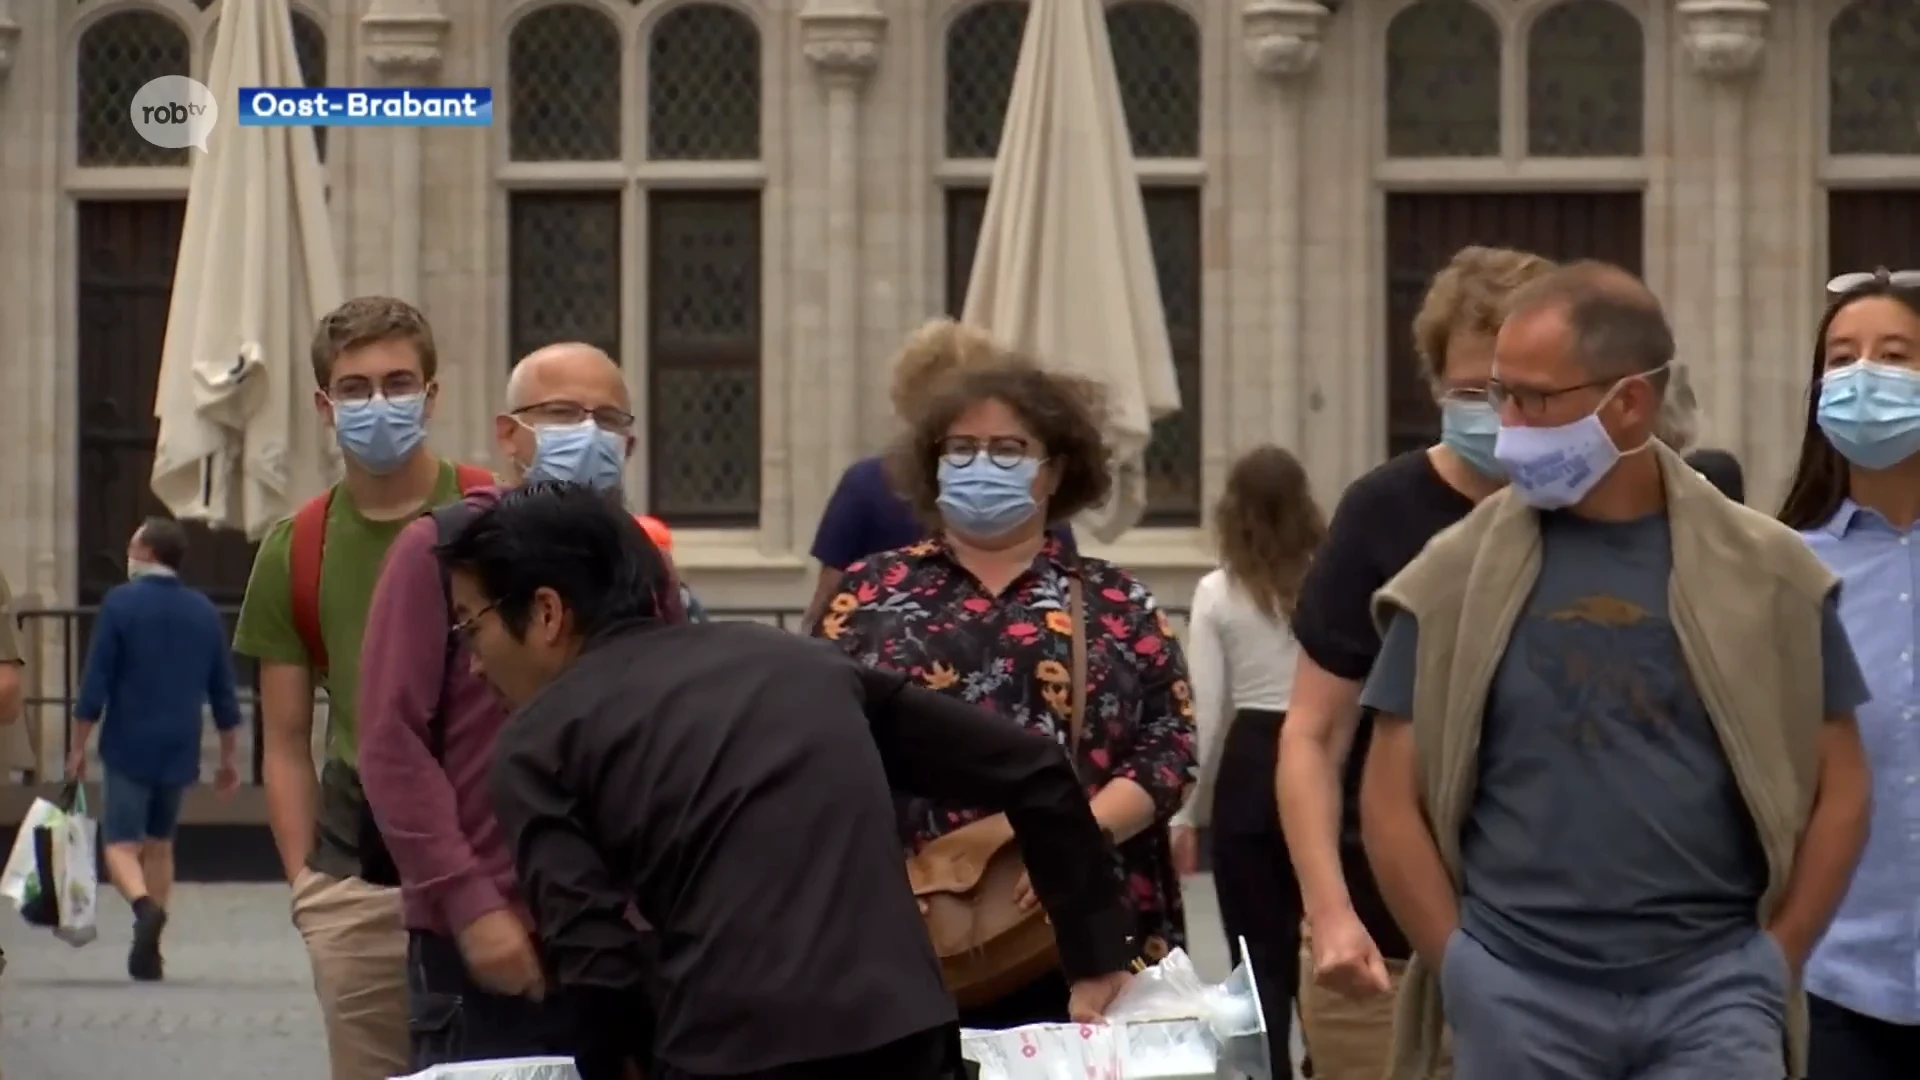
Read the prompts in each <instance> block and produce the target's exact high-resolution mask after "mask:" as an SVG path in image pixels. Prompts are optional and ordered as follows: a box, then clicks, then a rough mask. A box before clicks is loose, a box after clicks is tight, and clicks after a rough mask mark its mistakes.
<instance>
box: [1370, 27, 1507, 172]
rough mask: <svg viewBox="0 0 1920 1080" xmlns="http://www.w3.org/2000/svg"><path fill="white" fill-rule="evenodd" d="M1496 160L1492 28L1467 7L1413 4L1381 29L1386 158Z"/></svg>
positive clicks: (1496, 61) (1496, 70)
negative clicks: (1384, 34) (1383, 38)
mask: <svg viewBox="0 0 1920 1080" xmlns="http://www.w3.org/2000/svg"><path fill="white" fill-rule="evenodd" d="M1499 153H1500V28H1499V26H1498V25H1496V24H1495V23H1494V21H1493V16H1491V15H1489V14H1487V12H1486V10H1485V9H1484V8H1482V7H1481V6H1480V5H1479V4H1476V3H1474V2H1473V0H1420V2H1419V3H1416V4H1414V5H1413V6H1412V7H1409V8H1407V9H1406V10H1404V11H1402V12H1401V13H1400V14H1398V15H1396V16H1394V19H1393V22H1392V23H1391V24H1389V25H1388V27H1387V155H1388V156H1389V157H1494V156H1497V155H1498V154H1499Z"/></svg>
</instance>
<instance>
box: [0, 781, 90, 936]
mask: <svg viewBox="0 0 1920 1080" xmlns="http://www.w3.org/2000/svg"><path fill="white" fill-rule="evenodd" d="M94 836H95V826H94V821H93V819H92V818H90V817H88V816H87V794H86V789H84V788H82V787H81V786H80V785H79V784H68V785H67V788H66V790H65V791H64V792H62V794H61V797H60V801H59V803H53V802H49V801H47V800H46V799H35V800H34V802H33V805H32V806H31V807H29V808H28V810H27V815H26V817H25V818H24V819H23V820H22V821H21V823H20V831H19V833H18V834H17V835H16V836H15V837H14V842H13V851H12V853H11V854H9V856H8V858H7V866H6V870H5V872H4V873H0V895H5V896H6V897H7V899H9V900H12V901H13V903H14V906H15V907H16V908H18V909H19V911H20V914H21V916H22V917H23V918H25V919H26V920H27V921H28V922H29V923H32V924H33V925H35V926H45V927H50V928H51V929H52V930H53V933H54V936H55V937H57V938H59V939H60V940H61V941H64V942H66V943H67V944H69V945H72V946H74V947H75V948H78V947H80V946H82V945H85V944H87V943H88V942H90V941H92V940H93V939H94V938H96V937H98V936H99V930H98V929H97V927H96V926H95V920H96V912H95V906H96V905H97V904H98V902H99V899H100V864H99V854H98V851H97V849H96V848H95V846H94Z"/></svg>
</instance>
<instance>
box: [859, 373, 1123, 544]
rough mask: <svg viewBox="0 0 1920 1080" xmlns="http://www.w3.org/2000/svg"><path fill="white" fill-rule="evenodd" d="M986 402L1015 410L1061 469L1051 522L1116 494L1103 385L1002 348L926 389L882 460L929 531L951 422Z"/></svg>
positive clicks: (935, 520)
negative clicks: (1104, 428)
mask: <svg viewBox="0 0 1920 1080" xmlns="http://www.w3.org/2000/svg"><path fill="white" fill-rule="evenodd" d="M984 401H998V402H1000V403H1002V404H1004V405H1006V407H1007V408H1009V409H1012V410H1013V413H1014V415H1015V416H1018V417H1019V418H1020V423H1021V424H1022V425H1023V426H1025V427H1026V429H1027V430H1028V431H1029V432H1032V433H1033V437H1034V438H1036V439H1038V440H1039V441H1040V446H1041V448H1042V449H1043V450H1045V451H1046V457H1047V459H1048V460H1049V461H1050V462H1053V463H1054V464H1055V465H1057V467H1058V468H1059V470H1060V483H1059V485H1058V486H1057V487H1056V488H1055V489H1054V492H1053V497H1052V498H1051V499H1049V500H1048V501H1047V520H1048V522H1049V523H1051V522H1055V521H1062V520H1065V519H1067V518H1070V517H1072V516H1073V515H1075V514H1078V513H1080V512H1081V511H1083V510H1086V509H1089V508H1091V507H1095V506H1099V505H1100V504H1101V503H1104V502H1106V501H1107V494H1108V493H1109V492H1110V491H1112V489H1113V470H1112V466H1111V465H1110V464H1109V461H1108V456H1109V455H1108V451H1107V440H1106V436H1105V434H1103V433H1102V431H1101V424H1102V422H1103V421H1104V420H1105V419H1106V393H1105V391H1104V390H1103V389H1102V387H1101V386H1100V384H1098V383H1095V382H1092V381H1090V380H1088V379H1083V378H1080V377H1078V376H1074V375H1064V374H1060V373H1058V372H1052V371H1047V370H1045V369H1043V368H1041V367H1040V366H1039V365H1038V364H1035V363H1034V362H1033V361H1031V360H1029V359H1027V358H1025V357H1022V356H1018V355H1016V354H1013V353H1008V352H1006V351H1004V350H1002V351H1001V352H1000V354H999V355H998V356H997V357H996V358H994V359H992V360H989V361H983V362H980V363H978V364H976V365H973V366H968V367H962V368H959V369H956V370H954V371H953V372H951V373H950V374H949V375H948V376H947V377H946V378H945V379H943V380H941V381H940V382H938V383H937V384H935V385H934V386H932V387H930V388H929V390H928V393H927V395H926V397H925V398H924V399H923V401H922V402H921V406H920V408H918V409H917V410H916V411H915V414H914V415H913V416H912V417H910V419H911V421H912V423H911V424H910V426H909V427H908V430H907V432H906V434H905V435H903V436H901V438H900V440H899V442H898V443H896V444H895V446H894V448H893V451H892V453H890V454H889V455H888V457H887V472H888V475H889V477H890V478H891V479H892V481H893V485H894V487H895V488H896V489H897V490H898V491H899V492H900V495H901V497H902V498H904V499H906V500H907V503H908V505H910V506H912V507H913V509H914V512H915V513H916V514H918V515H920V517H921V518H922V519H923V520H924V521H926V522H927V523H928V524H929V525H932V526H934V527H938V526H939V525H940V523H941V519H940V506H939V503H938V499H939V497H940V443H941V441H942V440H943V439H945V438H946V437H947V432H948V431H949V430H950V429H951V428H952V427H953V425H954V423H955V421H957V420H959V419H960V417H961V416H963V415H965V414H966V412H967V410H969V409H971V408H973V407H974V406H976V405H979V404H980V403H981V402H984Z"/></svg>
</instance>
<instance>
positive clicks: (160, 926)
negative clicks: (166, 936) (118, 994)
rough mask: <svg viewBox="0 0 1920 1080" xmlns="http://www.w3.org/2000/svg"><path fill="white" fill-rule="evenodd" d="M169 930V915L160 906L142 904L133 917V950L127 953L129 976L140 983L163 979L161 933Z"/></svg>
mask: <svg viewBox="0 0 1920 1080" xmlns="http://www.w3.org/2000/svg"><path fill="white" fill-rule="evenodd" d="M166 928H167V913H166V912H165V911H163V910H161V908H160V906H159V905H158V904H151V903H149V904H142V905H141V906H140V912H139V913H138V914H136V915H135V916H134V917H133V948H132V949H130V950H128V952H127V974H128V975H131V976H133V978H135V979H137V980H139V981H140V982H159V981H160V980H161V979H162V978H163V977H164V975H163V973H162V970H161V966H162V965H161V962H160V931H162V930H165V929H166Z"/></svg>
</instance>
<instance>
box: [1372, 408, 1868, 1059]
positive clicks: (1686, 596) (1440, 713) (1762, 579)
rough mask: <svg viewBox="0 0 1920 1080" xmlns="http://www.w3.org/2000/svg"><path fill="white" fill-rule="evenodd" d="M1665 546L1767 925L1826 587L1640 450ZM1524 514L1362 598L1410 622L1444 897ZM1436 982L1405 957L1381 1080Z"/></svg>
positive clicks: (1780, 886)
mask: <svg viewBox="0 0 1920 1080" xmlns="http://www.w3.org/2000/svg"><path fill="white" fill-rule="evenodd" d="M1649 452H1650V453H1653V454H1656V455H1657V456H1658V459H1659V462H1660V474H1661V479H1662V481H1663V482H1664V483H1665V486H1666V495H1667V514H1668V521H1669V526H1670V530H1671V535H1672V542H1673V570H1672V574H1671V577H1670V579H1669V583H1668V603H1669V607H1670V617H1671V618H1672V620H1673V625H1674V630H1675V633H1676V634H1677V635H1678V637H1679V639H1680V646H1681V651H1682V652H1683V653H1684V654H1685V659H1686V663H1687V669H1688V671H1689V673H1690V674H1691V675H1692V678H1693V682H1694V685H1695V687H1696V688H1697V689H1698V690H1699V693H1700V697H1701V700H1702V702H1703V703H1704V704H1705V706H1706V710H1707V713H1708V715H1709V717H1710V718H1711V719H1712V721H1713V726H1714V730H1715V731H1716V732H1717V733H1718V734H1719V736H1720V745H1721V747H1722V748H1723V749H1724V750H1725V752H1726V755H1727V760H1728V763H1729V764H1730V765H1731V767H1732V769H1733V774H1734V778H1735V780H1736V781H1737V783H1738V784H1739V787H1740V792H1741V794H1742V795H1743V796H1744V797H1745V801H1746V804H1747V809H1748V811H1749V812H1750V813H1751V814H1752V815H1753V820H1754V823H1755V825H1756V826H1757V828H1758V831H1759V834H1760V841H1761V846H1762V848H1763V849H1764V850H1765V853H1766V858H1767V865H1768V879H1767V890H1766V894H1765V895H1764V896H1763V897H1762V898H1761V904H1760V911H1759V917H1760V922H1761V924H1762V925H1765V923H1766V922H1767V921H1768V919H1769V916H1770V914H1771V912H1772V910H1773V908H1774V907H1775V906H1776V905H1777V904H1778V902H1779V900H1780V897H1781V896H1782V894H1783V892H1784V890H1785V888H1786V884H1787V875H1788V874H1789V873H1790V872H1791V870H1792V867H1793V858H1794V852H1795V849H1796V848H1797V846H1798V844H1799V839H1800V834H1801V832H1802V830H1804V829H1805V827H1806V823H1807V818H1808V815H1809V813H1810V812H1811V810H1812V808H1813V798H1814V789H1815V783H1816V780H1817V777H1818V773H1819V753H1818V745H1817V740H1818V737H1819V732H1820V724H1821V722H1822V720H1823V719H1824V716H1823V712H1824V709H1823V704H1824V703H1823V700H1822V694H1823V678H1822V664H1821V656H1820V642H1821V634H1820V624H1821V605H1822V603H1823V602H1824V600H1825V598H1826V595H1827V593H1828V592H1829V591H1830V590H1831V589H1832V587H1833V585H1834V583H1835V581H1836V579H1835V578H1834V576H1833V574H1832V573H1831V572H1829V571H1828V570H1827V568H1826V567H1825V566H1824V565H1823V564H1822V563H1821V562H1820V560H1819V559H1818V558H1817V557H1816V556H1815V555H1814V554H1813V552H1812V551H1811V550H1810V549H1809V548H1808V547H1807V545H1806V543H1805V541H1803V540H1802V539H1801V538H1800V536H1799V534H1797V533H1795V532H1794V531H1793V530H1791V529H1789V528H1787V527H1786V526H1785V525H1782V524H1780V523H1779V522H1776V521H1774V520H1773V519H1772V518H1769V517H1767V516H1766V515H1764V514H1761V513H1758V512H1757V511H1754V510H1750V509H1748V508H1747V507H1745V506H1742V505H1740V504H1739V503H1735V502H1732V501H1730V500H1728V499H1727V498H1726V497H1724V496H1723V495H1721V494H1720V492H1719V491H1718V490H1717V489H1715V488H1714V487H1713V486H1712V485H1711V484H1709V483H1708V482H1707V481H1706V480H1705V479H1703V478H1702V477H1701V476H1700V475H1699V474H1698V473H1696V472H1694V470H1693V469H1692V468H1690V467H1688V466H1687V465H1686V464H1685V462H1683V461H1682V460H1681V459H1680V456H1679V455H1678V454H1676V453H1674V452H1673V451H1672V450H1670V449H1668V448H1667V447H1666V446H1664V445H1662V444H1659V443H1655V444H1654V446H1653V447H1652V448H1651V450H1650V451H1649ZM1540 550H1541V544H1540V527H1539V516H1538V514H1537V513H1536V512H1535V511H1534V510H1532V509H1531V508H1530V507H1528V506H1527V505H1526V504H1525V503H1524V502H1522V501H1521V500H1520V499H1519V498H1518V497H1516V496H1514V495H1513V494H1512V493H1511V492H1506V491H1503V492H1501V493H1499V494H1496V495H1494V496H1492V497H1491V498H1488V499H1486V500H1485V501H1484V502H1482V503H1481V504H1480V505H1479V506H1478V507H1476V508H1475V509H1474V511H1473V513H1471V514H1469V515H1467V517H1466V518H1465V519H1463V520H1461V521H1460V522H1459V523H1457V524H1455V525H1454V526H1452V527H1451V528H1449V529H1447V530H1446V531H1444V532H1442V533H1441V534H1440V535H1438V536H1436V537H1435V538H1434V539H1433V541H1432V542H1431V543H1429V544H1428V545H1427V547H1426V549H1425V550H1424V551H1423V552H1421V554H1420V556H1419V557H1418V558H1416V559H1415V560H1414V561H1413V562H1412V563H1410V564H1408V566H1407V568H1406V569H1405V570H1403V571H1401V572H1400V573H1399V574H1398V575H1397V576H1395V577H1394V579H1393V580H1392V581H1389V582H1388V583H1387V584H1386V586H1385V587H1383V588H1382V589H1381V590H1380V591H1379V592H1378V593H1376V594H1374V600H1373V609H1374V619H1375V621H1376V622H1377V623H1379V624H1380V625H1381V626H1382V627H1383V628H1384V627H1385V625H1386V623H1387V622H1388V621H1389V620H1390V619H1391V618H1392V616H1393V613H1394V612H1395V610H1396V609H1404V610H1405V611H1407V612H1409V613H1410V614H1412V615H1413V616H1414V617H1415V618H1416V619H1417V620H1418V622H1419V626H1420V636H1419V644H1418V650H1417V653H1416V657H1415V677H1414V688H1413V701H1414V706H1413V709H1414V715H1413V716H1412V717H1411V720H1412V722H1413V739H1414V748H1415V754H1416V757H1417V765H1416V768H1417V771H1418V776H1419V782H1420V797H1421V801H1422V804H1423V806H1424V809H1425V811H1426V814H1427V819H1428V820H1429V821H1431V822H1432V823H1433V829H1434V841H1435V843H1436V845H1437V846H1438V848H1439V850H1440V858H1441V861H1442V862H1444V863H1445V864H1446V867H1447V871H1448V873H1449V874H1450V875H1451V876H1452V878H1453V882H1454V888H1455V889H1456V890H1458V889H1459V888H1460V872H1461V871H1460V831H1461V829H1462V827H1463V826H1464V825H1465V823H1466V817H1467V812H1468V809H1469V807H1470V806H1471V805H1472V802H1473V795H1474V789H1475V784H1476V783H1477V780H1478V777H1477V775H1476V772H1475V766H1476V763H1477V761H1478V751H1479V745H1480V726H1481V717H1482V714H1483V712H1484V710H1485V707H1486V701H1487V694H1488V691H1489V688H1490V687H1491V685H1492V682H1493V676H1494V671H1495V669H1496V668H1497V667H1498V665H1499V663H1500V658H1501V656H1502V655H1503V654H1504V653H1505V651H1506V647H1507V641H1508V638H1509V637H1510V635H1511V634H1512V632H1513V627H1514V624H1515V623H1516V622H1517V621H1518V619H1519V617H1520V614H1521V611H1522V610H1523V609H1524V607H1525V605H1526V602H1527V598H1528V596H1529V595H1530V594H1531V593H1532V591H1533V586H1534V583H1535V581H1536V580H1537V579H1538V577H1539V573H1540V557H1541V556H1540ZM1436 975H1437V973H1436V971H1435V970H1434V968H1433V967H1432V966H1431V965H1429V964H1427V963H1426V962H1424V958H1421V957H1415V958H1414V961H1413V963H1412V965H1411V966H1409V968H1408V971H1407V978H1406V983H1405V986H1404V988H1403V989H1402V991H1401V994H1400V1000H1399V1003H1398V1013H1397V1016H1396V1021H1395V1024H1394V1065H1393V1071H1392V1074H1391V1076H1392V1080H1423V1078H1424V1077H1426V1076H1428V1075H1429V1074H1430V1072H1431V1070H1432V1069H1433V1067H1434V1064H1435V1063H1436V1062H1437V1060H1438V1054H1439V1049H1440V1035H1441V1031H1442V1026H1443V1019H1442V1015H1441V1003H1440V990H1439V985H1438V980H1437V977H1436ZM1806 1024H1807V1019H1806V999H1805V997H1804V995H1802V994H1801V993H1799V992H1798V991H1796V992H1795V993H1793V994H1792V995H1791V1000H1790V1002H1789V1005H1788V1020H1787V1043H1786V1046H1785V1047H1784V1048H1783V1051H1784V1054H1785V1059H1786V1061H1787V1063H1788V1064H1789V1066H1790V1068H1789V1070H1788V1074H1789V1076H1791V1077H1793V1078H1795V1080H1799V1078H1801V1077H1804V1076H1805V1075H1806Z"/></svg>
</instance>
